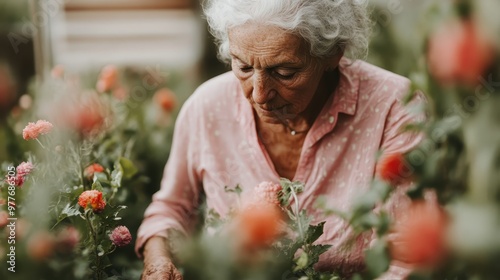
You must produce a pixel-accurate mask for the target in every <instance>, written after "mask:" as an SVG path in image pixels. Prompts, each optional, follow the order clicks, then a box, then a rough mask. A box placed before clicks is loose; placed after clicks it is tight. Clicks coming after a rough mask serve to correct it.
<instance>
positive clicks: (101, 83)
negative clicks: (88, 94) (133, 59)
mask: <svg viewBox="0 0 500 280" xmlns="http://www.w3.org/2000/svg"><path fill="white" fill-rule="evenodd" d="M117 81H118V69H117V68H116V66H114V65H107V66H104V67H103V68H102V70H101V73H100V74H99V78H98V80H97V85H96V89H97V91H98V92H107V91H110V90H112V89H113V88H115V86H116V84H117Z"/></svg>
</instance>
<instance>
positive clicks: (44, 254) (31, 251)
mask: <svg viewBox="0 0 500 280" xmlns="http://www.w3.org/2000/svg"><path fill="white" fill-rule="evenodd" d="M54 249H55V242H54V237H53V236H52V235H51V234H50V233H48V232H45V231H40V232H36V233H35V234H33V236H32V237H31V238H30V239H29V241H28V244H27V246H26V250H27V251H28V255H29V256H30V257H31V258H32V259H34V260H36V261H46V260H47V259H49V258H50V257H51V256H52V255H53V254H54Z"/></svg>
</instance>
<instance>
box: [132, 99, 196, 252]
mask: <svg viewBox="0 0 500 280" xmlns="http://www.w3.org/2000/svg"><path fill="white" fill-rule="evenodd" d="M190 101H193V100H188V101H187V102H186V103H185V104H184V106H183V107H182V109H181V111H180V113H179V116H178V118H177V120H176V123H175V129H174V136H173V141H172V148H171V153H170V156H169V159H168V162H167V164H166V166H165V169H164V172H163V178H162V180H161V186H160V190H159V191H158V192H156V193H155V194H154V195H153V199H152V202H151V204H150V205H149V206H148V208H147V209H146V211H145V213H144V220H143V221H142V224H141V226H140V227H139V230H138V233H137V241H136V244H135V250H136V253H137V255H138V256H139V257H142V249H143V246H144V244H145V243H146V241H147V240H148V239H149V238H151V237H153V236H163V237H165V238H167V230H170V229H175V230H178V231H180V232H182V233H184V234H186V233H187V232H189V231H190V229H191V227H192V226H193V225H194V221H195V217H196V215H195V210H196V207H197V205H198V199H199V195H200V189H201V183H200V178H199V174H198V173H197V171H196V170H197V169H196V166H197V164H196V162H197V160H198V156H197V154H198V153H197V152H196V151H195V148H196V146H197V143H196V141H197V140H198V138H197V137H196V129H195V127H196V121H197V117H196V115H195V113H196V112H197V110H196V108H194V106H193V103H194V102H190Z"/></svg>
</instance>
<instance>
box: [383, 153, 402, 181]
mask: <svg viewBox="0 0 500 280" xmlns="http://www.w3.org/2000/svg"><path fill="white" fill-rule="evenodd" d="M377 174H378V176H379V177H380V178H381V179H382V180H384V181H386V182H388V183H389V184H391V185H397V184H400V183H401V182H402V181H403V180H404V179H405V178H408V177H409V176H410V169H409V167H408V165H407V164H406V162H405V159H404V156H403V154H402V153H393V154H389V155H386V156H383V157H382V160H381V161H380V162H379V163H378V165H377Z"/></svg>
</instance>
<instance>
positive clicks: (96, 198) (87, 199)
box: [78, 190, 106, 213]
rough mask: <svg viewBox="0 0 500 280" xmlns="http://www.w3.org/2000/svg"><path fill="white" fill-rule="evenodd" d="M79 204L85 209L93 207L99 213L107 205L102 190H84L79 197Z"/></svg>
mask: <svg viewBox="0 0 500 280" xmlns="http://www.w3.org/2000/svg"><path fill="white" fill-rule="evenodd" d="M78 204H79V205H80V206H81V207H83V208H84V209H88V208H90V209H92V210H93V211H94V213H99V212H102V210H104V207H106V202H105V201H104V199H103V197H102V192H100V191H97V190H90V191H84V192H83V193H82V194H81V195H80V197H78Z"/></svg>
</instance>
